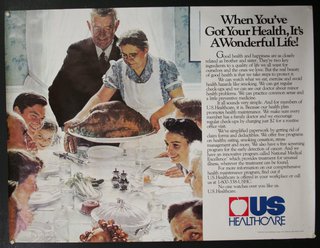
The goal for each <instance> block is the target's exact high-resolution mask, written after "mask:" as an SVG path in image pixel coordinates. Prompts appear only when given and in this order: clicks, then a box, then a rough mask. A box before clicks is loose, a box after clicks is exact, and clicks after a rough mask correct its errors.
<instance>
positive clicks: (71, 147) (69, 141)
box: [63, 118, 80, 153]
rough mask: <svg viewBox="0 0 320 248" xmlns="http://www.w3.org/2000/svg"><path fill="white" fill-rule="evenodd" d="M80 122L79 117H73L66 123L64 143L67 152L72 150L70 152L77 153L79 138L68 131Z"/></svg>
mask: <svg viewBox="0 0 320 248" xmlns="http://www.w3.org/2000/svg"><path fill="white" fill-rule="evenodd" d="M79 122H80V120H79V119H77V118H73V119H71V120H69V121H66V122H65V123H64V129H63V130H64V133H65V134H64V141H63V145H64V150H65V151H66V152H70V153H76V152H77V144H78V140H79V139H78V138H77V137H74V136H72V135H70V134H69V133H68V129H69V128H72V127H74V126H75V125H77V124H78V123H79Z"/></svg>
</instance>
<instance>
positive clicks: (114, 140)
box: [68, 129, 156, 144]
mask: <svg viewBox="0 0 320 248" xmlns="http://www.w3.org/2000/svg"><path fill="white" fill-rule="evenodd" d="M68 133H69V134H71V135H72V136H75V137H77V138H82V139H85V140H88V141H91V142H96V143H106V144H108V143H123V142H129V141H133V140H137V139H141V138H143V137H146V136H150V135H152V134H155V133H156V131H152V132H150V133H147V134H143V135H138V136H132V137H120V138H95V137H88V136H83V135H81V134H78V133H76V132H74V131H73V130H72V129H68Z"/></svg>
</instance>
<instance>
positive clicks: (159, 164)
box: [149, 158, 174, 175]
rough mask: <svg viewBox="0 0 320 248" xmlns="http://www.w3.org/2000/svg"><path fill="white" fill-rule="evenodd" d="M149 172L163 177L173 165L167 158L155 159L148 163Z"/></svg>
mask: <svg viewBox="0 0 320 248" xmlns="http://www.w3.org/2000/svg"><path fill="white" fill-rule="evenodd" d="M149 164H150V166H151V167H150V171H151V172H153V173H155V174H159V175H163V174H164V173H165V172H166V171H167V170H168V169H169V168H171V167H173V166H174V164H173V163H172V162H171V161H170V159H169V158H155V159H152V160H150V161H149Z"/></svg>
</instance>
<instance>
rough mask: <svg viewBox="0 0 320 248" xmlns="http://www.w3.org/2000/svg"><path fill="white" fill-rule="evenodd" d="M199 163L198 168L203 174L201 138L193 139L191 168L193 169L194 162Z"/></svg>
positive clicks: (190, 153)
mask: <svg viewBox="0 0 320 248" xmlns="http://www.w3.org/2000/svg"><path fill="white" fill-rule="evenodd" d="M193 163H196V164H197V170H199V172H200V174H201V175H202V143H201V141H199V140H195V141H193V142H192V143H191V144H190V146H189V169H190V170H192V164H193Z"/></svg>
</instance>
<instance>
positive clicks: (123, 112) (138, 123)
mask: <svg viewBox="0 0 320 248" xmlns="http://www.w3.org/2000/svg"><path fill="white" fill-rule="evenodd" d="M71 130H72V132H74V133H77V134H80V135H82V136H87V137H95V138H120V137H132V136H138V135H143V134H147V133H150V132H151V131H152V126H151V124H150V123H149V121H147V120H146V119H145V118H144V117H143V116H142V115H141V114H140V113H139V112H137V111H135V110H134V109H132V108H130V107H128V106H127V105H125V104H124V103H122V102H119V101H111V102H106V103H100V104H98V105H96V106H94V107H93V108H92V109H91V110H90V114H89V116H88V117H87V118H86V119H85V120H83V121H82V122H80V123H79V124H77V125H76V126H73V127H72V128H71Z"/></svg>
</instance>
